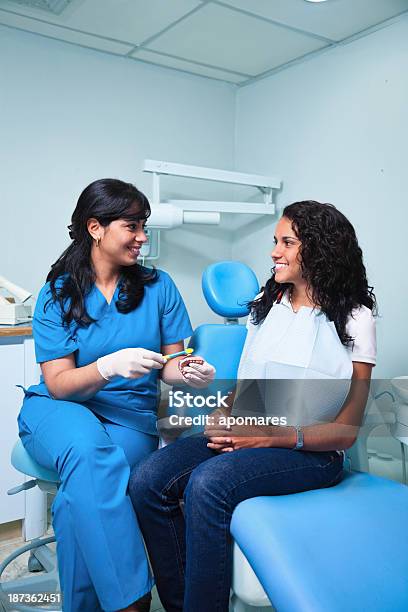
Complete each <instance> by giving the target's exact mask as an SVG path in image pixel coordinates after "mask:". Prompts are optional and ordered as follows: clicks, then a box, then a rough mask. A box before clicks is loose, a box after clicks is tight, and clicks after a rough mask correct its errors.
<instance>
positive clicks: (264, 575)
mask: <svg viewBox="0 0 408 612" xmlns="http://www.w3.org/2000/svg"><path fill="white" fill-rule="evenodd" d="M231 533H232V535H233V537H234V539H235V541H236V543H237V544H238V546H239V547H240V549H241V550H242V552H243V553H244V555H245V556H246V557H247V559H248V561H249V563H250V565H251V567H252V569H253V570H254V572H255V574H256V575H257V577H258V579H259V581H260V582H261V584H262V586H263V588H264V589H265V591H266V593H267V595H268V597H269V599H270V601H271V602H272V603H273V605H274V606H275V607H276V609H277V610H279V612H294V610H296V612H305V611H307V612H344V611H345V610H347V612H353V611H355V612H361V610H373V611H374V610H375V611H376V612H379V611H384V612H385V611H391V610H393V612H402V611H406V610H408V487H406V486H404V485H402V484H399V483H396V482H393V481H391V480H386V479H384V478H379V477H376V476H372V475H370V474H366V473H358V472H352V473H345V476H344V479H343V481H342V482H341V483H340V484H338V485H336V486H335V487H332V488H329V489H321V490H314V491H307V492H303V493H297V494H293V495H284V496H276V497H256V498H252V499H248V500H246V501H244V502H242V503H241V504H239V505H238V506H237V508H236V509H235V512H234V514H233V517H232V523H231Z"/></svg>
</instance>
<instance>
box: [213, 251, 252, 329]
mask: <svg viewBox="0 0 408 612" xmlns="http://www.w3.org/2000/svg"><path fill="white" fill-rule="evenodd" d="M201 285H202V289H203V294H204V297H205V299H206V301H207V304H208V305H209V307H210V308H211V310H213V311H214V312H215V313H216V314H218V315H220V316H221V317H228V318H237V317H246V316H247V315H248V314H249V309H248V306H247V304H248V302H251V301H252V300H253V299H254V297H255V295H256V294H257V293H258V291H259V284H258V280H257V278H256V276H255V274H254V272H253V271H252V270H251V268H249V267H248V266H247V265H246V264H244V263H241V262H240V261H220V262H218V263H215V264H212V265H211V266H208V268H206V269H205V270H204V273H203V276H202V281H201Z"/></svg>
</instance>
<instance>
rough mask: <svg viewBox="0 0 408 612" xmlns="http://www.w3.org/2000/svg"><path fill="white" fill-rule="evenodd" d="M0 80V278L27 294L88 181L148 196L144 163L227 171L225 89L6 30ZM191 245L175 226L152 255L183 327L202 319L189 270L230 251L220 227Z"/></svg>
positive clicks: (190, 235)
mask: <svg viewBox="0 0 408 612" xmlns="http://www.w3.org/2000/svg"><path fill="white" fill-rule="evenodd" d="M0 75H1V77H0V134H1V135H0V172H1V180H0V198H1V199H0V202H1V218H0V261H1V263H0V274H2V275H3V276H6V277H7V278H9V279H10V280H12V281H14V282H15V283H17V284H19V285H21V286H23V287H25V288H27V289H29V290H30V291H33V292H38V290H39V288H40V287H41V285H42V284H43V281H44V278H45V276H46V274H47V272H48V270H49V268H50V264H51V263H52V262H53V261H54V260H55V259H56V258H57V256H58V255H59V254H60V253H61V251H62V250H63V249H64V248H65V247H66V246H67V244H68V237H67V230H66V226H67V225H68V223H69V219H70V215H71V213H72V210H73V208H74V206H75V203H76V200H77V199H78V196H79V194H80V192H81V191H82V189H83V188H84V187H85V186H86V185H87V184H88V183H90V182H91V181H92V180H95V179H97V178H101V177H104V176H113V177H117V178H121V179H124V180H129V181H132V182H135V183H136V184H137V185H138V186H139V187H140V188H141V189H142V190H145V191H146V193H147V194H148V195H150V191H151V178H150V176H149V175H143V174H142V172H141V168H142V162H143V159H144V158H153V159H165V160H170V161H177V162H182V163H189V164H197V165H203V166H214V167H220V168H232V167H233V154H234V114H233V112H232V111H233V108H234V96H235V88H234V87H233V86H230V85H228V84H223V83H220V82H216V81H211V80H209V79H205V78H201V77H193V76H189V75H185V74H182V73H178V72H175V71H172V70H167V69H161V68H155V67H152V66H148V65H143V64H141V63H137V62H133V61H131V60H126V59H122V58H117V57H114V56H111V55H108V54H103V53H98V52H94V51H90V50H85V49H82V48H80V47H75V46H71V45H69V44H65V43H59V42H56V41H51V40H47V39H45V38H42V37H40V36H35V35H30V34H26V33H22V32H18V31H16V30H12V29H8V28H5V27H0ZM190 195H191V194H190ZM200 242H201V244H200V246H199V248H197V234H196V230H191V231H186V230H176V231H174V232H173V234H172V235H171V236H169V237H168V238H167V239H165V240H164V243H163V249H162V252H163V257H162V258H161V259H160V262H159V266H161V267H163V268H164V269H167V270H168V271H169V272H170V273H171V274H172V275H173V277H174V278H175V280H176V282H177V284H178V285H179V287H180V290H181V291H182V293H183V295H184V297H185V299H186V301H187V304H188V307H189V310H190V312H191V313H192V319H193V323H194V324H198V323H201V322H203V321H206V320H208V319H209V318H211V316H210V315H209V310H208V308H207V306H206V305H204V304H203V300H202V297H201V285H200V273H201V271H202V270H203V268H204V267H205V266H206V265H208V264H209V263H211V262H213V261H214V260H217V259H225V258H228V257H229V256H230V250H231V244H230V241H229V240H228V239H225V236H224V234H223V232H222V231H220V230H217V231H216V232H215V233H214V232H213V233H212V235H211V237H210V238H208V240H207V247H206V246H205V244H204V243H205V240H202V241H200Z"/></svg>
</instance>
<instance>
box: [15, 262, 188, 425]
mask: <svg viewBox="0 0 408 612" xmlns="http://www.w3.org/2000/svg"><path fill="white" fill-rule="evenodd" d="M157 273H158V276H157V280H156V281H153V282H151V283H148V284H146V285H145V287H144V296H143V299H142V301H141V303H140V304H139V305H138V306H137V308H135V309H134V310H132V311H131V312H128V313H126V314H123V313H121V312H119V311H118V310H117V308H116V301H117V299H118V294H119V289H120V281H119V283H118V286H117V288H116V291H115V293H114V296H113V298H112V301H111V303H110V304H108V302H107V301H106V298H105V297H104V295H103V294H102V293H101V291H100V290H99V289H98V288H97V287H96V285H93V287H92V288H91V290H90V292H89V293H88V295H87V296H86V298H85V305H86V309H87V311H88V314H89V315H90V316H91V317H92V318H93V319H95V322H94V323H91V324H90V325H89V326H88V327H81V326H79V325H78V324H77V323H76V322H72V323H71V324H70V325H69V327H67V326H64V325H63V320H62V313H61V308H60V305H59V303H58V302H54V301H52V294H51V289H50V283H46V284H45V285H44V287H43V288H42V289H41V291H40V294H39V296H38V300H37V304H36V308H35V312H34V318H33V336H34V341H35V352H36V361H37V363H42V362H43V361H50V360H52V359H59V358H60V357H65V356H67V355H70V354H74V357H75V363H76V366H77V367H82V366H85V365H88V364H89V363H92V362H94V361H96V359H98V358H99V357H102V356H103V355H107V354H109V353H114V352H115V351H119V350H120V349H124V348H136V347H142V348H146V349H149V350H152V351H155V352H157V353H159V352H160V349H161V346H163V345H166V344H173V343H174V342H179V341H180V340H184V339H185V338H188V337H189V336H191V334H192V332H193V330H192V328H191V324H190V319H189V317H188V314H187V310H186V307H185V305H184V302H183V299H182V297H181V295H180V293H179V291H178V289H177V287H176V285H175V284H174V282H173V281H172V280H171V278H170V276H169V275H168V274H167V273H166V272H163V271H162V270H157ZM56 286H57V288H58V281H57V284H56ZM50 298H51V301H50V303H49V304H48V305H47V307H46V310H45V312H44V305H45V304H46V302H47V301H48V300H49V299H50ZM158 373H159V370H152V371H151V372H150V373H149V374H146V375H145V376H143V377H142V378H137V379H128V378H123V377H122V376H117V377H115V378H114V379H112V380H111V381H109V382H108V383H107V384H106V385H105V387H103V389H101V390H100V391H98V392H97V393H96V394H95V395H94V396H93V397H92V398H91V399H89V400H87V401H85V402H81V403H83V404H84V405H85V406H87V407H89V408H90V409H91V410H92V411H93V412H95V413H96V414H98V415H100V416H102V417H105V418H106V419H109V420H110V421H113V422H114V423H119V424H121V425H125V426H127V427H131V428H133V429H137V430H138V431H142V432H144V433H148V434H154V435H157V428H156V418H157V417H156V412H157V405H158V399H159V396H158V393H159V387H158ZM26 395H27V396H30V395H43V396H46V397H51V396H50V393H49V391H48V389H47V386H46V384H45V382H44V379H43V376H41V379H40V384H38V385H33V386H31V387H30V388H29V389H28V391H27V392H26ZM72 401H75V398H72Z"/></svg>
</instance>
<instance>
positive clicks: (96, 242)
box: [95, 236, 101, 247]
mask: <svg viewBox="0 0 408 612" xmlns="http://www.w3.org/2000/svg"><path fill="white" fill-rule="evenodd" d="M100 241H101V237H100V236H97V237H96V238H95V246H97V247H98V246H99V243H100Z"/></svg>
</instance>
